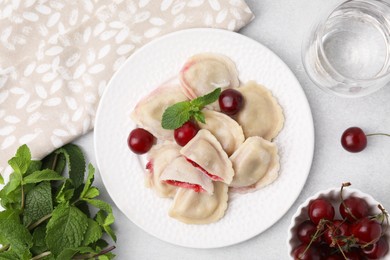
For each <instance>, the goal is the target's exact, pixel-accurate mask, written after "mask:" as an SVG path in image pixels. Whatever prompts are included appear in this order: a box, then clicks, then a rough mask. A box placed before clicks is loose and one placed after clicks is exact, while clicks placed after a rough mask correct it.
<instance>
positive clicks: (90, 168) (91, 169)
mask: <svg viewBox="0 0 390 260" xmlns="http://www.w3.org/2000/svg"><path fill="white" fill-rule="evenodd" d="M94 174H95V168H94V167H93V166H92V164H88V177H87V181H86V182H85V185H84V188H83V190H82V192H81V194H80V198H83V197H84V196H85V194H86V193H87V192H88V190H89V188H90V187H91V185H92V183H93V181H94ZM98 195H99V194H98ZM95 197H96V196H95ZM89 198H91V197H89Z"/></svg>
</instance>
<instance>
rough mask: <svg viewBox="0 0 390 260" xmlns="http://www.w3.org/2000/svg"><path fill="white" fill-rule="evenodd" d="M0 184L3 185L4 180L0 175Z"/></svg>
mask: <svg viewBox="0 0 390 260" xmlns="http://www.w3.org/2000/svg"><path fill="white" fill-rule="evenodd" d="M0 184H1V185H3V184H4V178H3V175H2V174H1V173H0Z"/></svg>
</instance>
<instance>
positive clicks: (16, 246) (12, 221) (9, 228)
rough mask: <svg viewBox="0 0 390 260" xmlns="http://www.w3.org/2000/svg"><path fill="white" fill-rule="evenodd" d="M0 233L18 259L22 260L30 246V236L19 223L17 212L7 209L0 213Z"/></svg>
mask: <svg viewBox="0 0 390 260" xmlns="http://www.w3.org/2000/svg"><path fill="white" fill-rule="evenodd" d="M0 231H1V235H2V237H3V238H4V239H6V240H7V243H9V244H10V245H11V248H12V250H13V252H15V254H17V255H18V256H19V258H23V256H24V255H25V254H26V251H28V250H29V249H30V248H31V246H32V236H31V234H30V232H29V231H28V230H27V228H26V227H25V226H23V225H22V224H21V223H20V219H19V211H16V210H10V209H7V210H5V211H2V212H0Z"/></svg>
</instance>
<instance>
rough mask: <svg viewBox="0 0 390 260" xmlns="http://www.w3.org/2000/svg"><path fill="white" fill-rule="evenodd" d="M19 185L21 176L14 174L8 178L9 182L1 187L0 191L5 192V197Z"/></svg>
mask: <svg viewBox="0 0 390 260" xmlns="http://www.w3.org/2000/svg"><path fill="white" fill-rule="evenodd" d="M21 183H22V176H21V175H20V174H18V173H16V172H14V173H12V174H11V175H10V176H9V182H8V183H7V184H6V185H5V186H4V187H3V189H2V190H1V191H2V192H5V195H8V194H10V193H11V192H12V191H14V190H16V189H17V188H18V187H19V186H20V184H21Z"/></svg>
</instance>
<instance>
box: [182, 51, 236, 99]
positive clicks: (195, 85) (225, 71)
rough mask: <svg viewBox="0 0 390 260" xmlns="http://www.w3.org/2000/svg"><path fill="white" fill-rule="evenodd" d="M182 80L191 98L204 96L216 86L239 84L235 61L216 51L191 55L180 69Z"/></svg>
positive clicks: (231, 86) (187, 94)
mask: <svg viewBox="0 0 390 260" xmlns="http://www.w3.org/2000/svg"><path fill="white" fill-rule="evenodd" d="M180 82H181V85H182V87H183V90H184V93H185V94H186V96H187V97H188V98H190V99H194V98H196V97H199V96H203V95H205V94H207V93H210V92H211V91H213V90H214V89H216V88H236V87H238V86H239V80H238V72H237V69H236V65H235V64H234V62H233V61H232V60H231V59H229V58H228V57H226V56H225V55H222V54H216V53H200V54H196V55H194V56H192V57H190V58H189V59H188V60H187V61H186V63H185V64H184V66H183V68H182V69H181V71H180Z"/></svg>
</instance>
